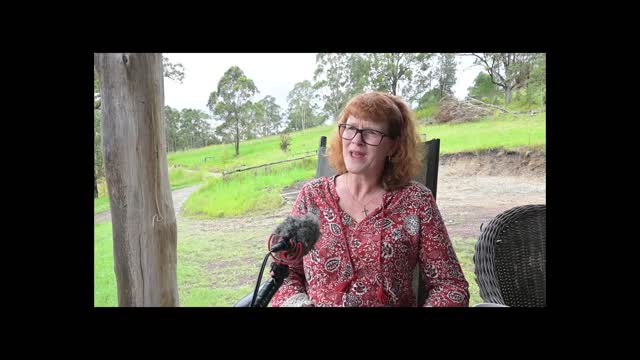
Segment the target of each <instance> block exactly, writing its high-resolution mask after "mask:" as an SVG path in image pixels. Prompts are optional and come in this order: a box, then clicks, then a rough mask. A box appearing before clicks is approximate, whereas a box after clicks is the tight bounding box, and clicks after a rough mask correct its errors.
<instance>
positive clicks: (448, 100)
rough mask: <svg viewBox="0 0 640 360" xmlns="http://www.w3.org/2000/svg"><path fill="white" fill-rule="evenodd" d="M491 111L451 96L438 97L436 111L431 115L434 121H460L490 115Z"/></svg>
mask: <svg viewBox="0 0 640 360" xmlns="http://www.w3.org/2000/svg"><path fill="white" fill-rule="evenodd" d="M492 113H493V111H492V110H491V109H488V108H486V107H481V106H478V105H475V104H472V103H471V102H468V101H458V100H457V99H456V98H455V97H453V96H445V97H443V98H442V99H440V101H439V104H438V112H437V113H436V114H435V116H434V117H433V120H434V121H435V122H436V123H461V122H467V121H472V120H475V119H479V118H481V117H485V116H488V115H491V114H492Z"/></svg>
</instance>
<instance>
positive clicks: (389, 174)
mask: <svg viewBox="0 0 640 360" xmlns="http://www.w3.org/2000/svg"><path fill="white" fill-rule="evenodd" d="M349 116H354V117H356V118H361V119H367V120H369V121H372V122H375V123H386V124H388V128H389V136H390V137H392V138H394V139H395V140H396V141H397V142H398V148H397V150H396V151H395V152H394V153H393V155H392V156H391V159H390V161H387V162H386V163H385V167H384V171H383V173H382V185H383V186H384V188H385V189H386V190H393V189H397V188H400V187H402V186H404V185H406V184H407V183H409V181H410V180H411V178H413V177H414V176H415V175H416V174H418V171H420V168H421V167H422V156H421V155H422V151H420V146H421V144H420V138H419V137H418V132H417V130H416V119H415V115H414V113H413V111H411V109H410V108H409V106H408V105H407V104H406V103H405V102H404V101H402V99H400V97H398V96H394V95H390V94H386V93H383V92H368V93H364V94H360V95H357V96H355V97H353V98H352V99H351V100H349V102H348V103H347V105H346V106H345V107H344V110H343V111H342V113H341V114H340V117H339V119H338V125H340V124H344V123H346V122H347V119H349ZM326 156H327V159H328V160H329V164H330V165H331V167H333V168H334V169H335V170H336V172H337V173H338V174H344V173H346V172H347V168H346V166H345V164H344V158H343V154H342V138H341V137H340V134H339V133H338V127H337V126H336V130H335V132H334V133H333V135H332V136H331V139H330V141H329V148H328V151H327V155H326Z"/></svg>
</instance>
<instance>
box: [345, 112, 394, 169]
mask: <svg viewBox="0 0 640 360" xmlns="http://www.w3.org/2000/svg"><path fill="white" fill-rule="evenodd" d="M387 127H388V124H386V123H375V122H372V121H369V120H367V119H365V118H356V117H354V116H350V117H349V118H348V119H347V121H346V123H345V124H344V126H342V128H341V129H339V131H340V135H341V137H342V157H343V159H344V163H345V165H346V167H347V171H348V172H350V173H354V174H364V175H371V176H380V175H381V174H382V171H383V170H384V163H385V158H386V157H387V156H389V155H392V153H393V151H394V150H395V149H394V146H395V142H394V140H393V139H391V138H390V137H388V136H384V135H386V134H389V129H388V128H387ZM356 130H364V131H361V132H356ZM354 133H355V136H354ZM352 136H353V138H352V139H350V140H349V139H345V138H351V137H352ZM372 144H373V145H372ZM376 145H377V146H376Z"/></svg>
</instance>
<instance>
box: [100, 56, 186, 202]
mask: <svg viewBox="0 0 640 360" xmlns="http://www.w3.org/2000/svg"><path fill="white" fill-rule="evenodd" d="M162 66H163V72H164V77H167V78H170V79H173V80H176V81H179V82H180V83H182V80H183V79H184V66H183V65H182V64H180V63H176V64H172V63H171V62H170V61H169V59H168V58H166V57H163V65H162ZM101 103H102V100H101V97H100V81H99V80H98V74H97V72H96V70H95V69H94V70H93V108H94V110H99V109H100V105H101ZM93 130H94V133H95V136H94V150H93V159H94V179H93V189H94V190H93V196H94V197H95V198H97V197H98V196H99V193H98V179H100V178H102V177H103V176H104V165H103V160H102V151H101V150H100V148H101V145H100V141H101V139H100V112H99V111H94V116H93ZM174 146H175V144H174ZM173 151H175V147H174V148H173Z"/></svg>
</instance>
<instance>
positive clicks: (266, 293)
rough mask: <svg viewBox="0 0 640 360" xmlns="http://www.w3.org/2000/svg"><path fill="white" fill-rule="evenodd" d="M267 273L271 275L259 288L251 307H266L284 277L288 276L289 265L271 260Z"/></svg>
mask: <svg viewBox="0 0 640 360" xmlns="http://www.w3.org/2000/svg"><path fill="white" fill-rule="evenodd" d="M269 275H271V279H269V281H267V283H266V284H265V285H264V286H263V287H261V288H260V291H259V292H258V297H257V298H256V302H255V304H254V305H253V307H267V305H268V304H269V302H270V301H271V299H272V298H273V295H275V293H276V291H278V289H280V286H282V283H283V282H284V279H285V278H286V277H287V276H289V265H284V264H279V263H277V262H272V263H271V272H270V273H269Z"/></svg>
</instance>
